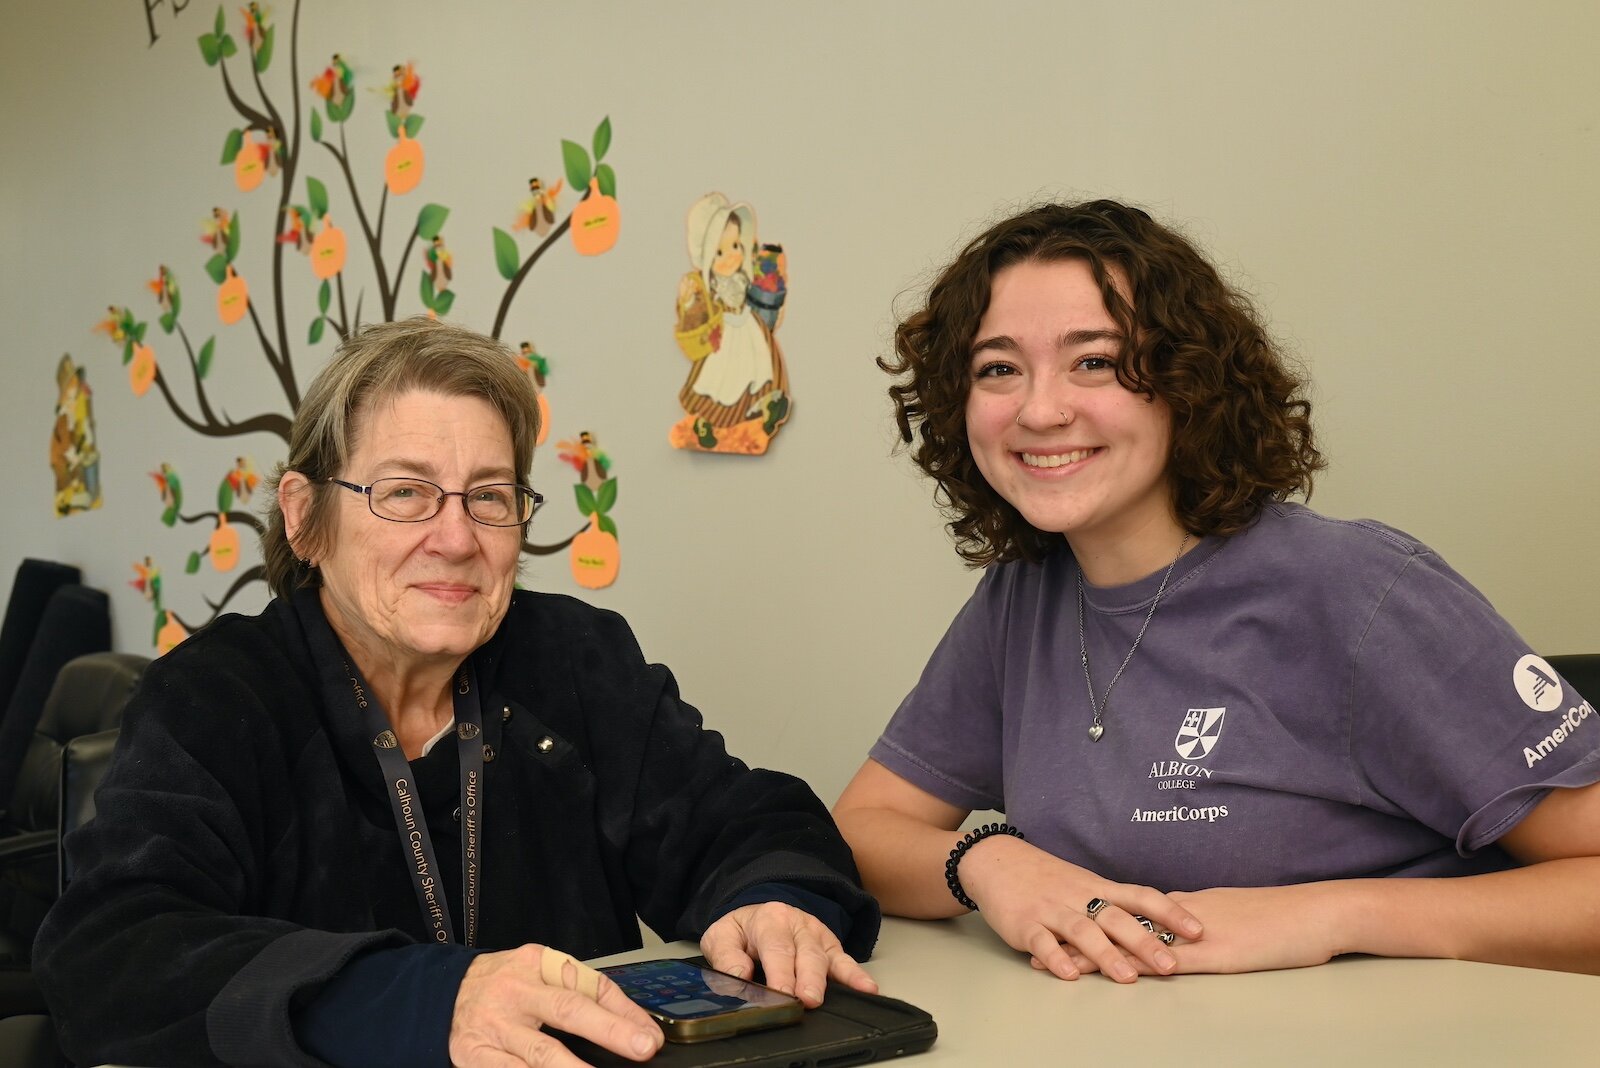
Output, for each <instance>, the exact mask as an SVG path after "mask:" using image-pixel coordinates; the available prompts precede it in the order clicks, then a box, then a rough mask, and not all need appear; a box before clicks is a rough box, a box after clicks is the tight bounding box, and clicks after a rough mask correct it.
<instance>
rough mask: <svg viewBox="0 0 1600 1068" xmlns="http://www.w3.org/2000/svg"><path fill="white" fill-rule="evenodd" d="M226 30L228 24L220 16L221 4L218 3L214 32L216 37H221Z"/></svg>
mask: <svg viewBox="0 0 1600 1068" xmlns="http://www.w3.org/2000/svg"><path fill="white" fill-rule="evenodd" d="M227 32H228V24H227V22H226V21H224V19H223V17H222V5H221V4H218V5H217V22H216V30H215V33H216V35H217V36H218V37H221V36H222V35H223V34H225V33H227Z"/></svg>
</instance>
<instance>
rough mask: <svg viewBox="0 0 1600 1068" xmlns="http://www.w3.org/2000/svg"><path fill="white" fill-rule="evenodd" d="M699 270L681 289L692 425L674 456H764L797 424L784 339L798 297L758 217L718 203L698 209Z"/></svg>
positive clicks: (745, 208)
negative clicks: (791, 299)
mask: <svg viewBox="0 0 1600 1068" xmlns="http://www.w3.org/2000/svg"><path fill="white" fill-rule="evenodd" d="M687 236H688V247H689V261H690V262H691V263H692V264H693V265H694V269H693V270H691V271H689V272H688V273H687V274H685V275H684V276H683V279H682V280H681V281H680V282H679V284H678V301H677V326H676V335H677V340H678V347H679V348H681V349H682V350H683V354H684V355H685V356H686V357H688V359H689V361H690V368H689V375H688V378H687V379H686V380H685V381H684V384H683V388H682V389H681V390H679V391H678V403H679V404H680V405H682V407H683V410H684V412H685V413H686V415H685V416H684V418H683V419H680V420H679V421H678V422H677V423H676V424H675V425H674V426H673V428H672V432H671V434H670V435H669V438H670V440H671V442H672V445H673V447H674V448H679V449H694V450H697V451H701V452H726V453H740V454H744V455H748V456H759V455H760V454H762V453H764V452H766V451H767V445H768V443H769V442H771V441H772V438H773V436H774V435H776V434H777V432H778V428H779V427H780V426H782V425H783V423H784V422H785V421H786V420H787V419H788V418H789V414H790V403H791V402H790V399H789V377H788V373H787V372H786V371H785V369H784V365H783V350H782V349H781V348H779V347H778V341H777V338H776V337H775V336H774V333H775V331H776V330H777V328H778V325H779V324H780V323H781V322H782V321H783V302H784V299H785V298H786V297H787V295H788V263H787V261H786V260H785V258H784V255H783V249H782V247H781V246H779V245H762V244H760V243H759V242H758V240H757V236H756V215H755V210H754V209H752V208H751V207H750V205H748V204H742V203H741V204H730V203H729V202H728V198H727V197H725V196H723V195H722V194H721V193H708V194H706V195H705V196H703V197H701V198H700V199H699V200H698V201H696V202H695V204H694V206H693V207H691V208H690V209H689V222H688V235H687Z"/></svg>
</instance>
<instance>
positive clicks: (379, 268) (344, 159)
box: [322, 122, 394, 319]
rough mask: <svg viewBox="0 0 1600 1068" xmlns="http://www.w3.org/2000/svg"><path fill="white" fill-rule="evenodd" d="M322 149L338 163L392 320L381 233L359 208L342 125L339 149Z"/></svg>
mask: <svg viewBox="0 0 1600 1068" xmlns="http://www.w3.org/2000/svg"><path fill="white" fill-rule="evenodd" d="M322 147H324V148H326V149H327V150H328V151H329V152H331V153H333V158H334V159H336V160H338V161H339V169H340V170H341V171H343V172H344V182H345V185H346V186H347V187H348V188H349V190H350V200H351V203H353V204H354V205H355V209H356V220H357V221H358V222H359V223H360V224H361V234H362V236H363V237H365V238H366V239H367V252H368V254H369V255H370V256H371V257H372V270H373V273H374V274H376V275H377V276H378V297H379V299H380V300H381V301H382V302H383V314H384V318H386V319H393V318H394V294H393V293H391V292H390V291H389V272H388V270H387V269H386V268H385V267H384V265H383V245H382V241H381V238H382V237H383V234H382V233H381V232H374V231H373V229H372V226H371V224H369V223H368V222H367V211H366V209H365V208H363V207H362V206H361V194H360V193H359V192H357V190H356V176H355V175H354V174H353V173H351V170H350V156H349V151H350V146H349V142H348V141H347V140H346V139H345V134H344V123H342V122H341V123H340V124H339V147H338V148H334V147H333V146H332V145H331V144H329V143H328V142H326V141H324V142H322ZM383 191H384V195H385V196H388V193H389V187H388V186H387V185H385V186H384V190H383Z"/></svg>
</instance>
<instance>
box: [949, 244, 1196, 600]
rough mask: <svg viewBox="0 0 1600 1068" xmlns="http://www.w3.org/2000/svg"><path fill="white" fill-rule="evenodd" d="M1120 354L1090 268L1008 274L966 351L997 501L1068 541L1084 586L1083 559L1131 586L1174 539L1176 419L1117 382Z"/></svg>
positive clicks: (977, 430) (1026, 268) (979, 443)
mask: <svg viewBox="0 0 1600 1068" xmlns="http://www.w3.org/2000/svg"><path fill="white" fill-rule="evenodd" d="M1114 276H1115V272H1114ZM1117 281H1118V283H1119V286H1120V287H1121V288H1123V290H1124V295H1129V294H1126V283H1125V282H1124V281H1123V280H1122V279H1121V278H1120V277H1117ZM1123 347H1124V346H1123V337H1122V331H1121V328H1120V327H1119V326H1118V325H1117V322H1116V320H1115V319H1113V318H1112V317H1111V314H1110V313H1109V312H1108V311H1107V310H1106V306H1105V301H1104V300H1103V299H1102V298H1101V295H1100V288H1099V286H1098V285H1096V284H1095V280H1094V275H1093V273H1092V272H1091V270H1090V268H1089V266H1088V264H1087V263H1085V262H1083V261H1082V260H1058V261H1052V262H1047V263H1041V262H1037V261H1026V262H1023V263H1018V264H1015V265H1013V266H1011V267H1007V268H1005V269H1003V270H1001V271H1000V272H999V273H998V274H996V275H995V276H994V282H993V284H992V286H991V289H990V295H989V307H988V310H987V311H986V312H984V315H983V318H982V319H981V320H980V321H979V323H978V332H977V336H976V338H975V339H974V341H973V350H972V362H971V368H970V370H971V373H972V388H971V391H970V392H969V393H968V396H967V406H966V416H967V443H968V446H969V447H970V448H971V450H972V456H973V459H974V461H975V462H976V463H977V466H978V470H979V471H981V472H982V473H983V477H984V478H985V479H986V480H987V481H988V483H989V485H990V486H991V487H993V489H994V490H995V492H996V493H998V494H1000V496H1002V497H1004V498H1005V499H1006V500H1007V501H1008V502H1010V504H1011V505H1012V506H1013V507H1015V508H1016V509H1017V511H1019V512H1021V513H1022V516H1023V518H1024V519H1026V520H1027V521H1028V522H1029V523H1031V524H1033V525H1034V526H1035V527H1038V528H1039V529H1040V530H1044V531H1048V532H1051V533H1059V534H1064V535H1065V536H1066V538H1067V541H1068V542H1069V543H1071V545H1072V548H1073V552H1074V553H1075V554H1076V555H1077V556H1078V558H1079V560H1080V561H1084V562H1085V569H1086V571H1089V572H1090V574H1091V577H1093V569H1092V568H1090V567H1089V565H1088V563H1087V560H1089V559H1094V558H1097V557H1105V556H1108V555H1109V556H1114V557H1117V558H1119V559H1122V560H1124V561H1125V562H1127V563H1130V564H1132V565H1133V567H1134V571H1135V572H1136V573H1133V574H1131V576H1120V575H1119V576H1118V578H1126V579H1127V580H1130V581H1131V579H1132V578H1138V577H1140V575H1142V574H1144V573H1147V571H1141V570H1139V568H1140V567H1142V566H1143V561H1144V559H1145V558H1146V557H1149V558H1151V559H1155V560H1156V561H1157V563H1156V564H1155V565H1153V566H1159V564H1160V563H1161V562H1164V561H1163V560H1162V559H1161V555H1160V554H1161V553H1162V552H1165V553H1166V554H1167V555H1169V556H1170V554H1171V552H1172V549H1173V547H1174V546H1176V545H1177V544H1178V541H1179V539H1180V538H1181V537H1182V533H1181V529H1180V528H1179V526H1178V524H1177V522H1176V520H1175V519H1174V518H1173V512H1172V504H1171V490H1170V486H1169V484H1168V479H1167V459H1168V455H1169V453H1170V450H1171V443H1172V414H1171V411H1170V409H1169V408H1168V407H1167V405H1166V404H1165V403H1164V402H1163V401H1161V400H1159V399H1156V400H1151V399H1149V398H1147V397H1144V396H1142V395H1140V394H1138V393H1134V392H1132V391H1130V390H1128V389H1127V388H1125V387H1124V386H1123V385H1122V384H1121V383H1120V382H1118V381H1117V377H1116V370H1115V369H1116V365H1117V362H1118V361H1119V360H1120V359H1121V358H1122V355H1121V354H1122V349H1123ZM1096 581H1101V580H1100V579H1098V578H1096Z"/></svg>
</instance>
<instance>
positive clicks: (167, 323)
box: [161, 312, 178, 334]
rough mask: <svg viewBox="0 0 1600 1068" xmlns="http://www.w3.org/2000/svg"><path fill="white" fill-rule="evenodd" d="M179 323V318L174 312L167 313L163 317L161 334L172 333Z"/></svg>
mask: <svg viewBox="0 0 1600 1068" xmlns="http://www.w3.org/2000/svg"><path fill="white" fill-rule="evenodd" d="M177 322H178V317H177V316H176V315H174V314H173V313H172V312H167V313H165V314H164V315H162V316H161V332H162V333H163V334H170V333H172V328H173V327H174V326H175V325H177Z"/></svg>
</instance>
